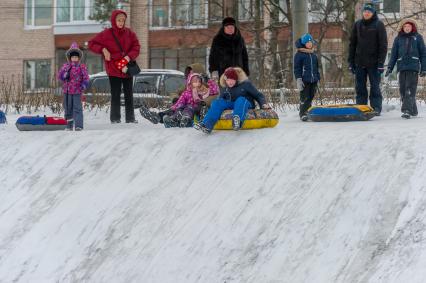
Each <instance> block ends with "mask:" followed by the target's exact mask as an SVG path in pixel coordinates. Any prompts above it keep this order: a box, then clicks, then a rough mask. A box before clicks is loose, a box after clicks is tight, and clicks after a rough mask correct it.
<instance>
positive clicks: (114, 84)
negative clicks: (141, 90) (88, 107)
mask: <svg viewBox="0 0 426 283" xmlns="http://www.w3.org/2000/svg"><path fill="white" fill-rule="evenodd" d="M126 19H127V14H126V12H125V11H123V10H115V11H113V12H112V14H111V25H112V28H110V29H105V30H104V31H102V32H100V33H99V34H97V35H96V36H95V37H94V38H93V39H92V40H90V41H89V49H90V50H91V51H93V52H95V53H97V54H102V55H103V58H104V61H105V69H106V72H107V74H108V76H109V83H110V86H111V113H110V119H111V123H120V122H121V113H120V95H121V88H123V90H124V105H125V108H126V123H137V121H136V120H135V113H134V107H133V90H132V85H133V83H132V81H133V80H132V77H131V76H129V75H127V74H126V71H127V67H126V64H127V63H128V62H129V61H131V60H135V59H136V58H137V57H138V56H139V51H140V47H141V46H140V44H139V40H138V38H137V36H136V34H135V33H134V32H133V31H132V30H131V29H129V28H127V27H125V24H126ZM114 36H115V37H116V38H117V40H118V41H119V43H120V45H121V47H122V48H123V52H122V51H121V49H120V46H119V45H118V44H117V42H116V40H115V39H114Z"/></svg>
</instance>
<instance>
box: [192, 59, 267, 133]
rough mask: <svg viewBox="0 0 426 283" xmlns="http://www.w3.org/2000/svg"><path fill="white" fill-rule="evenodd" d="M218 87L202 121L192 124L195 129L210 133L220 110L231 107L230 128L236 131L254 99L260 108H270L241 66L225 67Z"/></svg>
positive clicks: (242, 122)
mask: <svg viewBox="0 0 426 283" xmlns="http://www.w3.org/2000/svg"><path fill="white" fill-rule="evenodd" d="M220 87H221V88H220V95H219V98H218V99H216V100H213V102H212V105H211V107H210V109H209V110H208V111H207V113H206V116H205V117H204V119H203V121H202V122H200V123H196V124H194V128H195V129H196V130H201V131H203V132H205V133H211V131H212V129H213V128H214V125H215V124H216V122H217V121H218V120H219V119H220V116H221V115H222V112H223V111H224V110H227V109H233V115H232V128H233V129H234V130H235V131H238V130H239V129H240V128H241V127H242V125H243V124H244V120H245V118H246V114H247V111H248V110H249V109H253V108H255V106H256V104H255V101H256V102H257V103H258V104H259V106H260V107H261V108H262V109H269V108H270V107H269V106H268V104H266V99H265V96H264V95H263V94H262V93H261V92H259V91H258V90H257V89H256V88H255V87H254V86H253V84H252V83H251V82H250V81H249V80H248V78H247V75H246V74H245V73H244V71H243V70H242V69H241V68H237V67H229V68H227V69H226V70H225V72H224V73H223V75H222V76H221V78H220Z"/></svg>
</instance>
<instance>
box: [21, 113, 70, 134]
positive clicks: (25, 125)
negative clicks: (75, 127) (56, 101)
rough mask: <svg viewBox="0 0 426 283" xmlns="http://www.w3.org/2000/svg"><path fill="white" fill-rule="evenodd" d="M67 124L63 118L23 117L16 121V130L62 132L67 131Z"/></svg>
mask: <svg viewBox="0 0 426 283" xmlns="http://www.w3.org/2000/svg"><path fill="white" fill-rule="evenodd" d="M50 120H53V121H54V122H53V123H51V122H49V121H50ZM66 124H67V123H66V120H65V119H64V118H61V117H45V116H43V117H40V116H22V117H19V118H18V120H16V128H18V130H20V131H61V130H65V128H66Z"/></svg>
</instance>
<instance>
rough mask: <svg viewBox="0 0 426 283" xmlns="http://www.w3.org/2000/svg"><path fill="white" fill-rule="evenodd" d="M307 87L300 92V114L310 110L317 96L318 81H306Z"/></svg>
mask: <svg viewBox="0 0 426 283" xmlns="http://www.w3.org/2000/svg"><path fill="white" fill-rule="evenodd" d="M303 83H304V84H305V88H304V89H303V90H302V91H301V92H300V111H299V116H300V117H302V116H303V115H305V114H306V112H308V109H309V108H310V107H311V106H312V100H313V99H314V96H315V91H316V90H317V83H305V82H303Z"/></svg>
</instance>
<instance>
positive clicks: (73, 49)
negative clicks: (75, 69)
mask: <svg viewBox="0 0 426 283" xmlns="http://www.w3.org/2000/svg"><path fill="white" fill-rule="evenodd" d="M65 56H66V57H67V59H70V58H71V56H78V57H80V60H81V59H82V58H83V51H81V49H80V48H78V44H77V43H76V42H73V43H71V46H70V48H69V49H68V50H67V52H66V53H65Z"/></svg>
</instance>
